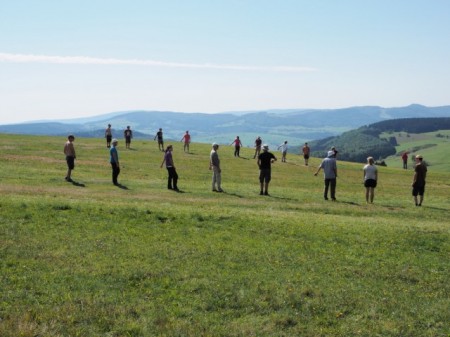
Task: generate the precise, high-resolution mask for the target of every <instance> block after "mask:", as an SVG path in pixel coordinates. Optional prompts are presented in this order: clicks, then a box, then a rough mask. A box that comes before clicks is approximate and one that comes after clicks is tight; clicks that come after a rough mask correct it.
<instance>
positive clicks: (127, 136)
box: [123, 126, 133, 149]
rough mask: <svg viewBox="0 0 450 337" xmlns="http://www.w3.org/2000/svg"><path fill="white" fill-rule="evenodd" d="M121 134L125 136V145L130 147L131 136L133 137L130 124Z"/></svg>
mask: <svg viewBox="0 0 450 337" xmlns="http://www.w3.org/2000/svg"><path fill="white" fill-rule="evenodd" d="M123 136H124V137H125V147H126V148H127V149H130V146H131V138H133V131H131V129H130V126H127V128H126V129H125V130H124V131H123Z"/></svg>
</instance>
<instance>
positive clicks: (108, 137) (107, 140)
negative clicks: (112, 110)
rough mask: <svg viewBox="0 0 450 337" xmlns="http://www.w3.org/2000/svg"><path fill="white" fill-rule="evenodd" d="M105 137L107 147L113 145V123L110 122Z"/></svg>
mask: <svg viewBox="0 0 450 337" xmlns="http://www.w3.org/2000/svg"><path fill="white" fill-rule="evenodd" d="M105 138H106V147H107V148H110V147H111V139H112V130H111V124H108V127H107V128H106V130H105Z"/></svg>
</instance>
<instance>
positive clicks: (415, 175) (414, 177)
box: [411, 171, 417, 187]
mask: <svg viewBox="0 0 450 337" xmlns="http://www.w3.org/2000/svg"><path fill="white" fill-rule="evenodd" d="M416 181H417V171H415V172H414V176H413V182H412V184H411V186H412V187H414V185H415V184H416Z"/></svg>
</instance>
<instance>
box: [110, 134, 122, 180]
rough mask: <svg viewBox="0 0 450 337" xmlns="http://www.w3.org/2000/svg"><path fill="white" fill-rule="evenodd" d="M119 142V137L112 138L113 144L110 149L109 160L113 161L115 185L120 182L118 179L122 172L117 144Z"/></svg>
mask: <svg viewBox="0 0 450 337" xmlns="http://www.w3.org/2000/svg"><path fill="white" fill-rule="evenodd" d="M118 144H119V141H118V140H117V139H113V140H112V146H111V148H110V150H109V155H110V156H109V162H110V163H111V169H112V182H113V184H114V185H116V186H118V185H119V183H118V181H117V178H118V177H119V174H120V164H119V153H118V152H117V145H118Z"/></svg>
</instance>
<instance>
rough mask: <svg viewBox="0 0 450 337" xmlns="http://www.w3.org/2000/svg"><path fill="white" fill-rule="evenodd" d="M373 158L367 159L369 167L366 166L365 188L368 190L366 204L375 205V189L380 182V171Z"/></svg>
mask: <svg viewBox="0 0 450 337" xmlns="http://www.w3.org/2000/svg"><path fill="white" fill-rule="evenodd" d="M374 163H375V161H374V160H373V157H368V158H367V165H365V166H364V168H363V172H364V187H365V188H366V203H369V202H370V203H371V204H372V203H373V199H374V197H375V187H377V181H378V169H377V167H376V166H375V165H374Z"/></svg>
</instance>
